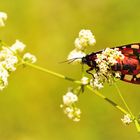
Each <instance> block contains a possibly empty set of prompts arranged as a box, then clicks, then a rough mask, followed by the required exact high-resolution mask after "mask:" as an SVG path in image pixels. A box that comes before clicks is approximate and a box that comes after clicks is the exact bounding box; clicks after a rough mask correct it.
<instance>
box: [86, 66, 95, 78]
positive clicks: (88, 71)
mask: <svg viewBox="0 0 140 140" xmlns="http://www.w3.org/2000/svg"><path fill="white" fill-rule="evenodd" d="M93 69H94V68H93V67H91V68H89V69H88V70H86V72H87V73H88V74H90V75H92V77H93V78H94V75H93V74H92V73H91V72H90V71H92V70H93Z"/></svg>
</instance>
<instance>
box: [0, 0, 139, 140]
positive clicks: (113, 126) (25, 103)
mask: <svg viewBox="0 0 140 140" xmlns="http://www.w3.org/2000/svg"><path fill="white" fill-rule="evenodd" d="M139 5H140V1H139V0H133V1H131V0H0V10H1V11H5V12H7V14H8V20H7V22H6V27H5V28H1V29H0V30H1V31H0V39H2V40H4V41H5V42H7V43H8V44H9V45H11V44H13V43H14V42H15V40H16V39H19V40H21V41H23V42H24V43H25V44H26V45H27V48H26V50H27V51H30V52H31V53H33V54H35V55H36V56H37V58H38V61H37V64H38V65H41V66H43V67H46V68H48V69H51V70H53V71H56V72H59V73H62V74H65V75H67V76H71V77H74V78H77V79H78V78H80V76H81V75H80V73H81V69H80V68H81V67H80V66H72V65H68V64H66V63H64V64H59V62H60V61H64V60H66V57H67V55H68V53H69V52H70V51H71V50H72V49H73V48H74V45H73V42H74V39H75V38H76V37H77V35H78V32H79V31H80V30H81V29H90V30H92V31H93V33H94V34H95V37H96V40H97V43H96V45H95V46H94V48H92V49H91V50H90V51H97V50H100V49H103V48H105V47H113V46H118V45H123V44H127V43H132V42H140V12H139ZM118 85H119V87H120V89H121V92H122V93H123V95H124V97H125V99H126V101H127V102H128V104H129V106H130V108H131V109H132V110H133V113H134V114H135V115H138V113H139V111H140V108H139V107H140V85H133V84H129V83H125V82H122V81H119V82H118ZM72 86H75V85H74V84H73V83H70V82H68V81H65V80H62V79H58V78H56V77H54V76H51V75H48V74H45V73H43V72H40V71H38V70H35V69H33V68H30V67H28V68H25V69H23V68H19V69H17V71H16V72H14V73H12V75H11V76H10V78H9V86H8V87H7V88H6V89H4V90H3V91H2V92H1V93H0V140H66V139H67V140H77V139H79V140H112V139H113V140H125V139H127V140H132V139H133V140H139V139H140V136H139V134H138V133H137V132H136V128H135V126H134V124H131V125H130V126H124V125H123V124H122V122H121V121H120V118H122V117H123V115H122V114H121V113H120V112H118V111H117V110H116V109H115V108H113V107H112V106H111V105H109V104H108V103H106V102H104V101H103V100H102V99H100V98H99V97H97V96H95V95H94V94H92V93H90V92H89V91H87V90H86V92H85V93H84V94H83V95H82V96H80V102H79V104H78V105H79V107H80V108H81V110H82V118H81V121H80V122H79V123H74V122H72V121H71V120H69V119H68V118H67V117H66V116H65V115H64V114H63V112H62V110H61V109H60V107H59V105H60V104H61V102H62V95H63V94H65V93H66V92H67V88H68V87H72ZM101 93H102V94H104V95H105V96H107V97H110V98H111V99H113V100H115V101H116V102H117V103H118V104H119V105H123V104H122V102H121V101H120V98H119V96H118V94H117V91H116V89H115V88H114V87H113V86H108V85H106V86H105V88H104V89H102V90H101Z"/></svg>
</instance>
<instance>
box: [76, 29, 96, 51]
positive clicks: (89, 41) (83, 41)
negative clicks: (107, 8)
mask: <svg viewBox="0 0 140 140" xmlns="http://www.w3.org/2000/svg"><path fill="white" fill-rule="evenodd" d="M95 43H96V40H95V38H94V35H93V34H92V32H91V31H90V30H85V29H83V30H81V31H80V32H79V37H78V38H76V39H75V42H74V44H75V47H76V49H78V50H81V51H84V50H85V49H86V48H87V47H88V46H93V45H94V44H95Z"/></svg>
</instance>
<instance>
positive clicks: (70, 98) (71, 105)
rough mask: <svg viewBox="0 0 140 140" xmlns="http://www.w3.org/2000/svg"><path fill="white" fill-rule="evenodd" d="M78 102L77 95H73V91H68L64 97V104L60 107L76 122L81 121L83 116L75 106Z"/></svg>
mask: <svg viewBox="0 0 140 140" xmlns="http://www.w3.org/2000/svg"><path fill="white" fill-rule="evenodd" d="M77 101H78V97H77V95H75V94H73V93H72V92H71V91H68V92H67V93H66V94H65V95H64V96H63V104H61V105H60V108H62V109H63V111H64V114H66V115H67V117H68V118H69V119H72V120H73V121H75V122H78V121H80V115H81V110H80V109H79V108H77V107H76V104H75V103H76V102H77Z"/></svg>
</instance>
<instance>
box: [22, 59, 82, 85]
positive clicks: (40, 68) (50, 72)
mask: <svg viewBox="0 0 140 140" xmlns="http://www.w3.org/2000/svg"><path fill="white" fill-rule="evenodd" d="M23 64H24V65H28V66H30V67H33V68H35V69H38V70H40V71H43V72H46V73H49V74H51V75H54V76H56V77H58V78H61V79H65V80H68V81H72V82H74V83H76V84H81V82H80V81H77V80H75V79H73V78H70V77H67V76H64V75H62V74H59V73H56V72H53V71H51V70H48V69H46V68H42V67H40V66H37V65H34V64H31V63H28V62H25V61H23Z"/></svg>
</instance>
